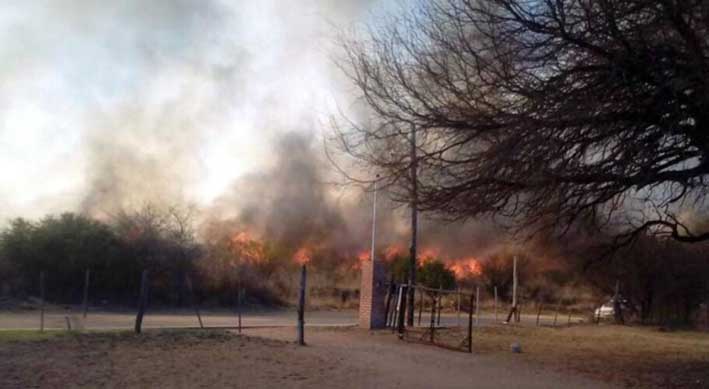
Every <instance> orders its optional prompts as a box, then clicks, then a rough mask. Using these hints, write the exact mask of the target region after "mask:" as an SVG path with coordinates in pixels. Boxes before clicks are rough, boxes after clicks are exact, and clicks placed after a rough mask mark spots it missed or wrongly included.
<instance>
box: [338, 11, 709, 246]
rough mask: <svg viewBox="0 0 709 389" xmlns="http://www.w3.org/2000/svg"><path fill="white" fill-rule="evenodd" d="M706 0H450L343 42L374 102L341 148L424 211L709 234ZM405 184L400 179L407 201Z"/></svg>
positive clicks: (628, 233) (350, 68)
mask: <svg viewBox="0 0 709 389" xmlns="http://www.w3.org/2000/svg"><path fill="white" fill-rule="evenodd" d="M708 28H709V3H707V2H705V1H701V0H663V1H644V0H642V1H641V0H629V1H616V0H568V1H566V0H525V1H512V0H477V1H476V0H442V1H437V2H428V3H427V4H425V5H420V6H418V8H416V9H412V10H410V12H408V13H406V14H404V15H399V16H397V17H394V18H392V20H388V21H386V23H382V24H378V25H376V26H371V29H370V31H369V32H368V33H367V34H359V35H357V36H355V37H352V36H350V37H349V38H346V39H344V40H343V44H344V46H345V49H346V55H345V57H344V60H343V61H342V63H341V65H342V68H343V69H344V71H345V72H346V74H347V75H348V76H349V77H350V78H351V79H352V81H353V82H354V83H355V85H356V86H357V88H358V90H359V92H360V93H361V97H362V99H363V100H364V101H365V102H366V105H367V106H368V108H369V109H370V110H371V111H370V112H372V113H373V115H371V117H370V119H369V120H368V121H367V122H366V123H364V122H357V123H349V124H348V125H347V126H339V127H338V130H337V131H338V139H339V141H340V143H339V144H340V146H341V147H342V148H343V149H344V150H345V151H346V152H347V153H349V154H350V155H351V156H353V157H354V158H355V159H356V160H358V161H360V162H362V163H365V164H366V165H368V166H373V167H375V168H376V169H378V170H379V171H380V172H381V173H383V174H384V175H385V180H386V181H387V182H388V183H389V184H402V185H403V186H406V185H408V184H406V179H407V177H408V175H407V174H408V173H407V170H406V169H407V167H408V166H409V164H410V163H411V158H409V153H408V143H407V141H406V139H407V133H408V132H409V131H411V130H412V129H416V130H417V131H418V134H419V135H418V139H419V141H418V144H417V148H418V159H419V160H418V166H419V169H420V173H419V180H420V182H419V207H420V209H423V210H431V211H438V212H442V213H443V214H446V215H450V216H451V217H453V218H468V217H474V216H479V215H484V214H494V215H502V216H504V217H505V220H514V221H518V222H521V223H522V224H524V225H527V226H528V225H529V224H532V225H533V226H537V227H544V226H554V227H561V228H565V227H567V226H569V225H571V224H573V222H574V221H575V220H576V219H578V218H579V217H580V216H583V215H591V216H593V218H594V219H602V220H607V221H609V222H613V223H614V224H615V223H617V222H622V223H623V225H624V226H625V228H626V229H624V230H623V231H622V234H621V235H622V236H625V237H632V236H634V235H636V234H638V233H641V232H643V231H650V232H654V233H658V234H666V235H669V236H671V237H673V238H675V239H678V240H682V241H689V242H694V241H702V240H707V239H709V233H706V232H701V231H697V230H692V228H691V227H690V226H691V223H690V222H688V219H687V218H686V215H685V214H684V213H682V212H680V211H685V210H687V209H691V210H692V211H693V212H692V213H693V214H697V212H698V211H701V210H702V208H703V205H704V202H705V199H706V194H707V184H706V177H707V173H709V159H708V157H709V131H707V125H708V123H709V90H708V89H707V80H709V77H708V76H709V66H708V65H707V61H708V60H709V34H708V33H707V32H708ZM406 193H407V190H406V189H404V190H401V197H402V200H404V198H405V197H406Z"/></svg>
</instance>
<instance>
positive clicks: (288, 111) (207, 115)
mask: <svg viewBox="0 0 709 389" xmlns="http://www.w3.org/2000/svg"><path fill="white" fill-rule="evenodd" d="M387 7H389V3H388V1H385V0H367V1H364V0H360V1H357V0H349V1H341V0H338V1H334V0H298V1H286V0H280V1H279V0H260V1H227V0H222V1H219V0H150V1H144V0H116V1H100V0H22V1H20V0H17V1H13V0H10V1H4V2H2V4H0V40H1V42H0V167H1V170H0V178H1V179H0V182H1V183H2V184H0V220H6V219H7V218H9V217H15V216H25V217H38V216H41V215H43V214H46V213H52V212H61V211H66V210H74V211H88V212H101V211H110V210H111V209H112V208H114V207H120V206H126V205H131V204H137V203H140V202H145V201H168V202H195V203H197V204H200V205H206V204H209V203H211V202H212V201H213V200H214V199H217V198H219V197H221V196H222V195H223V194H224V193H225V192H227V191H230V190H233V189H232V187H233V183H234V182H235V181H237V179H238V178H239V177H242V176H244V175H247V174H251V173H254V172H258V171H259V170H262V169H266V168H269V165H271V164H273V163H274V160H275V158H273V150H274V148H273V145H274V144H275V143H277V139H278V138H279V137H281V136H282V134H285V133H291V132H293V131H295V132H301V133H304V134H308V135H307V136H310V137H317V136H318V135H319V134H320V133H322V131H324V130H326V129H325V128H324V127H326V125H325V124H324V123H326V121H327V120H326V119H327V117H328V115H330V114H331V113H332V112H333V111H334V109H335V107H336V106H337V107H338V108H339V109H342V108H343V107H344V109H345V110H346V109H347V105H348V103H349V102H348V96H347V93H346V91H347V88H348V87H347V85H346V84H345V83H343V82H342V81H341V77H340V75H339V72H338V70H337V69H336V67H335V66H333V64H332V60H331V59H332V55H333V51H332V48H333V40H334V37H335V35H336V34H337V32H338V30H341V29H348V28H349V27H350V26H352V25H353V24H356V23H363V22H366V20H367V19H368V18H372V17H376V15H377V14H380V13H382V11H383V10H384V9H386V8H387Z"/></svg>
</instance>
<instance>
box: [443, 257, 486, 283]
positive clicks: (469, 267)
mask: <svg viewBox="0 0 709 389" xmlns="http://www.w3.org/2000/svg"><path fill="white" fill-rule="evenodd" d="M448 268H449V269H451V270H452V271H453V273H455V277H456V278H458V279H461V278H467V277H471V276H479V275H480V274H482V267H481V266H480V261H478V260H477V259H475V258H473V257H469V258H461V259H457V260H453V261H449V262H448Z"/></svg>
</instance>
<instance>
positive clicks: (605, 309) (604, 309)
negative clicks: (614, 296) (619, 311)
mask: <svg viewBox="0 0 709 389" xmlns="http://www.w3.org/2000/svg"><path fill="white" fill-rule="evenodd" d="M613 313H614V309H613V301H609V302H607V303H605V304H603V305H601V306H600V307H598V308H596V310H595V311H593V315H594V316H595V317H601V318H606V317H612V316H613Z"/></svg>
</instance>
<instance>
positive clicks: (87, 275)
mask: <svg viewBox="0 0 709 389" xmlns="http://www.w3.org/2000/svg"><path fill="white" fill-rule="evenodd" d="M90 280H91V270H89V269H86V272H85V273H84V319H86V315H88V314H89V282H90Z"/></svg>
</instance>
